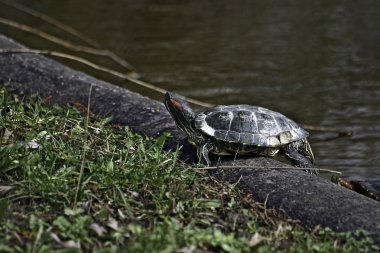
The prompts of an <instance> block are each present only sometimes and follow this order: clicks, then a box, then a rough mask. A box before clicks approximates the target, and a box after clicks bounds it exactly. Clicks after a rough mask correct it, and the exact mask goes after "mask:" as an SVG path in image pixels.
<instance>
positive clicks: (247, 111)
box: [195, 105, 309, 147]
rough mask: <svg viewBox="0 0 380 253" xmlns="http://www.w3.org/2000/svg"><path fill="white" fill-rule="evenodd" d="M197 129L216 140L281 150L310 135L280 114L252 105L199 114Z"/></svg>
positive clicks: (222, 107)
mask: <svg viewBox="0 0 380 253" xmlns="http://www.w3.org/2000/svg"><path fill="white" fill-rule="evenodd" d="M195 127H196V128H197V129H199V130H200V131H202V132H203V133H204V134H206V135H208V136H211V137H213V138H215V139H216V140H220V141H226V142H235V143H239V144H246V145H257V146H264V147H282V146H284V145H286V144H288V143H290V142H293V141H296V140H299V139H303V138H305V137H307V136H308V135H309V133H308V132H307V131H305V130H304V129H302V128H301V127H300V126H299V125H298V124H297V123H295V122H294V121H293V120H291V119H289V118H288V117H286V116H284V115H282V114H281V113H278V112H274V111H271V110H269V109H266V108H262V107H258V106H251V105H230V106H217V107H214V108H211V109H209V110H207V111H205V112H202V113H200V114H198V115H197V116H196V118H195Z"/></svg>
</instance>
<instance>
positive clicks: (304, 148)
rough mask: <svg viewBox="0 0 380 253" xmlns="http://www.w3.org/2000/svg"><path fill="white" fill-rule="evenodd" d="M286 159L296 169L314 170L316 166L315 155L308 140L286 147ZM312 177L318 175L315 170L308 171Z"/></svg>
mask: <svg viewBox="0 0 380 253" xmlns="http://www.w3.org/2000/svg"><path fill="white" fill-rule="evenodd" d="M284 154H285V157H286V159H288V161H289V162H290V163H291V164H292V165H293V166H295V167H301V168H312V167H313V164H314V155H313V152H312V151H311V147H310V144H309V142H308V141H307V140H306V139H302V140H299V141H294V142H292V143H289V144H288V145H286V146H285V147H284ZM305 171H306V172H308V173H310V174H312V175H318V172H316V171H315V170H307V169H305Z"/></svg>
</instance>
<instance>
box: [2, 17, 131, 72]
mask: <svg viewBox="0 0 380 253" xmlns="http://www.w3.org/2000/svg"><path fill="white" fill-rule="evenodd" d="M0 23H2V24H4V25H8V26H11V27H14V28H17V29H19V30H22V31H24V32H29V33H32V34H34V35H37V36H39V37H41V38H44V39H46V40H48V41H50V42H53V43H55V44H58V45H60V46H63V47H66V48H69V49H71V50H74V51H77V52H85V53H88V54H92V55H98V56H106V57H109V58H110V59H112V60H113V61H115V62H116V63H118V64H120V65H121V66H123V67H125V68H126V69H127V70H129V71H131V72H132V73H136V70H135V68H134V67H133V66H132V65H131V64H129V63H128V62H127V61H125V60H123V59H121V58H120V57H118V56H117V55H115V54H114V53H112V52H110V51H108V50H103V49H96V48H92V47H86V46H81V45H77V44H74V43H72V42H69V41H67V40H63V39H60V38H58V37H55V36H53V35H50V34H48V33H45V32H43V31H40V30H38V29H35V28H33V27H30V26H27V25H24V24H20V23H17V22H15V21H12V20H9V19H5V18H2V17H0Z"/></svg>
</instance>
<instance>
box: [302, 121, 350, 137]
mask: <svg viewBox="0 0 380 253" xmlns="http://www.w3.org/2000/svg"><path fill="white" fill-rule="evenodd" d="M302 127H303V128H305V129H307V130H309V131H315V132H331V133H337V134H338V135H339V137H341V136H351V135H352V134H353V132H352V131H350V130H340V129H337V128H333V127H320V126H312V125H306V124H304V125H302Z"/></svg>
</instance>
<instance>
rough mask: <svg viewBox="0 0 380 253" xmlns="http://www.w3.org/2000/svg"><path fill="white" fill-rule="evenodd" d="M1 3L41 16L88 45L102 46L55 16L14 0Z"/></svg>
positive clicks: (2, 0)
mask: <svg viewBox="0 0 380 253" xmlns="http://www.w3.org/2000/svg"><path fill="white" fill-rule="evenodd" d="M0 3H2V4H5V5H8V6H10V7H12V8H15V9H17V10H19V11H22V12H24V13H27V14H29V15H31V16H33V17H36V18H39V19H41V20H43V21H45V22H46V23H49V24H51V25H53V26H55V27H58V28H59V29H61V30H63V31H65V32H67V33H70V34H71V35H74V36H75V37H77V38H79V39H80V40H82V41H83V42H86V43H87V44H88V45H90V46H92V47H95V48H101V46H100V45H99V44H98V43H97V42H96V41H94V40H92V39H91V38H89V37H87V36H86V35H84V34H82V33H80V32H79V31H77V30H75V29H74V28H72V27H70V26H68V25H66V24H64V23H61V22H59V21H58V20H56V19H53V18H51V17H49V16H47V15H45V14H44V13H41V12H38V11H35V10H33V9H30V8H29V7H27V6H25V5H22V4H20V3H16V2H14V1H9V0H0Z"/></svg>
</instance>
